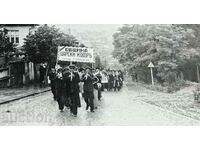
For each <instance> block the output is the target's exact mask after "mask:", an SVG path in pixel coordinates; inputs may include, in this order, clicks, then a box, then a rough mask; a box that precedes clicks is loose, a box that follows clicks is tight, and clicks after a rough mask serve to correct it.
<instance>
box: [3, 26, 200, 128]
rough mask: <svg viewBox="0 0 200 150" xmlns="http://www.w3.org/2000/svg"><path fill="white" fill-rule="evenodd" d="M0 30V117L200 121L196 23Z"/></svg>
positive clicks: (19, 120) (97, 122)
mask: <svg viewBox="0 0 200 150" xmlns="http://www.w3.org/2000/svg"><path fill="white" fill-rule="evenodd" d="M0 32H1V37H0V40H1V42H0V44H1V45H0V50H1V51H0V52H1V57H0V60H1V61H0V63H1V70H0V71H1V72H0V83H1V84H0V85H1V88H0V91H1V93H0V103H1V105H0V108H1V109H0V125H49V126H51V125H59V126H74V125H75V126H109V125H112V126H130V125H131V126H132V125H133V126H134V125H199V124H200V110H199V109H200V85H199V82H200V75H199V73H200V68H199V67H200V63H199V62H200V24H1V31H0Z"/></svg>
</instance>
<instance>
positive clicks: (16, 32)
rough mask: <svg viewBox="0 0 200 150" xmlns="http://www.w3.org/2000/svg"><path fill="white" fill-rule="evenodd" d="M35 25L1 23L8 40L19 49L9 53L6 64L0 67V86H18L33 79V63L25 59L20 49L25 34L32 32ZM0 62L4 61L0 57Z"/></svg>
mask: <svg viewBox="0 0 200 150" xmlns="http://www.w3.org/2000/svg"><path fill="white" fill-rule="evenodd" d="M36 27H37V25H36V24H1V28H4V29H6V30H7V37H8V39H9V41H10V42H12V43H14V44H15V45H16V48H17V49H18V50H19V51H16V52H15V53H12V54H10V55H9V59H8V63H7V65H4V67H0V87H7V86H20V85H23V84H26V83H29V82H30V81H32V80H34V64H33V63H32V62H30V61H28V60H27V59H26V57H25V53H24V52H23V51H21V49H22V46H23V45H24V39H25V38H26V36H27V35H29V34H31V33H33V32H34V30H35V29H36ZM0 62H2V64H3V63H5V59H4V58H3V57H2V58H0Z"/></svg>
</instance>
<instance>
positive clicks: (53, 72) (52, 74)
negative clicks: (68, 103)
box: [49, 68, 57, 100]
mask: <svg viewBox="0 0 200 150" xmlns="http://www.w3.org/2000/svg"><path fill="white" fill-rule="evenodd" d="M49 80H50V81H51V83H50V86H51V92H52V94H53V98H54V100H57V97H56V70H55V68H51V71H50V73H49Z"/></svg>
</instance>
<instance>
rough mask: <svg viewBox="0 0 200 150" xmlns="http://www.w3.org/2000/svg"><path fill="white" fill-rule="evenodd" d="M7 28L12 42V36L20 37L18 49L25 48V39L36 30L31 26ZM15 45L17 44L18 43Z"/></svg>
mask: <svg viewBox="0 0 200 150" xmlns="http://www.w3.org/2000/svg"><path fill="white" fill-rule="evenodd" d="M5 28H6V29H7V30H8V36H9V38H10V41H11V37H12V36H14V37H19V43H17V45H18V47H21V46H23V44H24V38H26V36H27V35H28V34H29V32H31V31H32V30H34V28H32V27H31V26H8V27H5ZM15 40H16V39H15ZM14 43H16V41H15V42H14Z"/></svg>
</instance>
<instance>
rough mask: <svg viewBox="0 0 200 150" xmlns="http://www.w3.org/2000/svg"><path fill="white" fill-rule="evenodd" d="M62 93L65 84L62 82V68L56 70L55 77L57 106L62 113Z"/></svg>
mask: <svg viewBox="0 0 200 150" xmlns="http://www.w3.org/2000/svg"><path fill="white" fill-rule="evenodd" d="M64 92H65V82H63V74H62V68H59V69H58V70H57V76H56V93H57V101H58V106H59V109H60V111H61V112H63V109H64V97H63V96H64Z"/></svg>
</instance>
